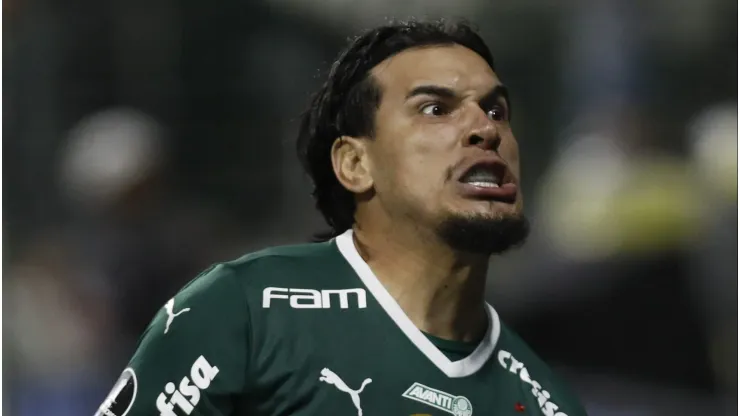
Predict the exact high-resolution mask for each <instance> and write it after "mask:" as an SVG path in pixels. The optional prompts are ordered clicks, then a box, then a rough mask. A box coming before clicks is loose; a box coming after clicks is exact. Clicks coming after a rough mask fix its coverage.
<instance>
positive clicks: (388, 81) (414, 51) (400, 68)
mask: <svg viewBox="0 0 740 416" xmlns="http://www.w3.org/2000/svg"><path fill="white" fill-rule="evenodd" d="M371 73H372V74H373V76H374V77H375V79H376V80H377V81H378V83H379V84H380V86H381V87H382V90H383V93H384V95H385V94H394V93H397V94H406V93H407V92H409V91H411V90H412V89H414V88H416V87H418V86H420V85H439V86H444V87H448V88H451V89H453V90H456V91H459V92H481V93H483V92H488V91H490V90H491V89H492V88H493V87H495V86H496V85H499V84H501V81H500V80H499V79H498V77H497V76H496V74H495V73H494V72H493V70H492V69H491V67H490V66H489V65H488V63H487V62H486V61H485V60H484V59H483V58H482V57H481V56H480V55H478V54H477V53H475V52H473V51H472V50H470V49H468V48H466V47H464V46H461V45H435V46H424V47H417V48H411V49H407V50H405V51H402V52H400V53H398V54H396V55H394V56H392V57H390V58H388V59H386V60H385V61H383V62H381V63H380V64H378V65H377V66H375V68H373V70H372V71H371Z"/></svg>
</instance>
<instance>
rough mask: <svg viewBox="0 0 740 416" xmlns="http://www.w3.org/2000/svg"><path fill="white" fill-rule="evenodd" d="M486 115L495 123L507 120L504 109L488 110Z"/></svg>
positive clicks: (494, 108)
mask: <svg viewBox="0 0 740 416" xmlns="http://www.w3.org/2000/svg"><path fill="white" fill-rule="evenodd" d="M486 114H487V115H488V118H489V119H491V120H493V121H505V120H506V110H505V109H504V108H503V107H499V106H497V107H493V108H492V109H490V110H488V112H487V113H486Z"/></svg>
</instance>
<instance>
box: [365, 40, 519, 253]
mask: <svg viewBox="0 0 740 416" xmlns="http://www.w3.org/2000/svg"><path fill="white" fill-rule="evenodd" d="M372 76H373V77H374V78H375V81H376V82H377V83H378V85H379V87H380V89H381V91H382V99H381V103H380V106H379V108H378V111H377V115H376V119H375V126H376V130H375V138H374V140H371V141H370V142H369V145H368V153H369V156H370V159H371V163H372V176H373V181H374V189H375V194H376V196H377V198H379V201H380V203H381V204H382V206H383V209H384V210H385V211H387V212H388V213H389V214H390V215H393V216H395V217H398V218H400V219H405V220H408V221H414V222H416V223H418V224H419V225H421V226H428V227H432V228H434V229H436V230H437V231H439V232H440V233H442V234H449V233H452V234H455V233H456V232H458V231H461V232H462V233H463V234H465V235H467V237H466V238H468V239H469V238H473V239H479V240H480V239H481V238H487V237H486V236H487V235H491V233H493V234H497V233H499V234H500V230H497V229H496V227H497V225H500V224H502V223H506V224H511V223H512V222H513V223H515V224H517V223H520V222H521V221H524V219H523V217H522V195H521V192H520V191H519V148H518V145H517V142H516V139H515V138H514V135H513V133H512V131H511V126H510V124H509V103H508V102H507V101H508V100H507V94H506V93H505V88H503V85H502V83H501V81H500V80H499V79H498V77H497V76H496V74H495V73H494V72H493V70H492V69H491V67H490V66H489V65H488V64H487V63H486V61H485V60H484V59H483V58H481V57H480V56H479V55H478V54H476V53H475V52H473V51H472V50H470V49H467V48H465V47H463V46H459V45H450V46H430V47H423V48H413V49H409V50H406V51H403V52H401V53H399V54H397V55H395V56H393V57H391V58H389V59H387V60H385V61H384V62H382V63H380V64H379V65H378V66H376V67H375V68H374V69H373V70H372ZM450 227H452V228H450ZM465 228H467V231H466V230H462V229H465ZM514 228H516V227H514ZM524 228H526V224H524ZM458 229H461V230H458ZM524 236H526V231H524V235H522V236H520V237H516V238H519V239H520V240H521V239H523V238H524ZM443 237H446V238H447V237H450V236H448V235H443ZM451 238H452V239H453V240H455V239H460V238H461V236H452V237H451ZM496 238H498V240H501V239H502V238H504V239H506V238H508V237H506V236H501V235H499V236H498V237H496ZM516 238H515V239H516ZM517 242H518V241H515V242H512V243H506V242H503V241H498V245H501V244H503V245H504V246H505V247H498V245H497V243H495V242H492V243H490V244H487V243H485V242H481V244H482V246H481V249H480V250H479V251H482V252H486V251H488V252H489V253H490V252H494V251H502V250H504V249H506V248H508V246H510V245H511V244H515V243H517ZM471 243H473V242H471ZM453 244H458V243H454V242H453ZM458 245H459V244H458ZM491 245H492V246H491ZM483 246H491V247H490V248H488V249H486V248H484V247H483ZM463 249H466V250H470V249H474V248H472V247H463Z"/></svg>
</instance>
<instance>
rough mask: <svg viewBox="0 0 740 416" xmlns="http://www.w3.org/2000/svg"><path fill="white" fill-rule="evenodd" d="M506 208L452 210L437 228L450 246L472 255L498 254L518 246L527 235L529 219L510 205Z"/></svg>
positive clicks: (515, 206) (514, 206)
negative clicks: (454, 211) (475, 210)
mask: <svg viewBox="0 0 740 416" xmlns="http://www.w3.org/2000/svg"><path fill="white" fill-rule="evenodd" d="M505 205H507V206H508V207H510V208H508V209H495V210H488V211H486V212H469V213H455V214H451V215H449V216H448V217H447V218H446V219H445V220H444V221H442V222H441V223H440V224H439V226H438V229H437V232H438V234H439V235H440V237H441V238H442V239H443V240H444V241H446V242H447V244H449V245H450V246H451V247H452V248H453V249H455V250H458V251H461V252H466V253H473V254H485V255H489V256H490V255H493V254H501V253H504V252H506V251H508V250H511V249H513V248H516V247H519V246H521V245H522V244H524V242H525V241H526V239H527V236H529V221H528V220H527V218H526V217H525V216H524V215H523V214H522V213H521V209H519V208H518V207H517V205H514V204H505Z"/></svg>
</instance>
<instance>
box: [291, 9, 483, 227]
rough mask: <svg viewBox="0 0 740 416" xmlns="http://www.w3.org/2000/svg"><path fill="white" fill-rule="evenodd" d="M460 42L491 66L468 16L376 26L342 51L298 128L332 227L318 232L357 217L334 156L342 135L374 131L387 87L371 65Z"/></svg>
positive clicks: (319, 203)
mask: <svg viewBox="0 0 740 416" xmlns="http://www.w3.org/2000/svg"><path fill="white" fill-rule="evenodd" d="M450 44H459V45H461V46H465V47H466V48H468V49H471V50H472V51H474V52H476V53H477V54H478V55H480V56H481V57H482V58H483V59H485V61H486V62H487V63H488V64H489V65H490V66H491V68H493V67H494V65H493V57H492V56H491V52H490V50H489V49H488V46H486V44H485V42H484V41H483V39H482V38H481V37H480V36H479V35H478V33H477V32H476V29H475V28H474V27H473V26H471V25H470V24H468V23H466V22H464V21H457V22H449V21H446V20H435V21H407V22H395V23H389V24H386V25H383V26H379V27H376V28H374V29H371V30H369V31H367V32H365V33H363V34H361V35H359V36H357V37H356V38H354V39H353V40H352V41H351V42H350V44H349V45H348V46H347V47H346V48H345V49H344V50H343V51H342V52H341V53H340V54H339V57H338V58H337V59H336V61H334V64H333V65H332V66H331V69H330V71H329V76H328V79H327V80H326V82H325V83H324V84H323V85H322V86H321V89H319V91H318V92H317V93H316V94H315V95H314V96H313V99H312V100H311V104H310V106H309V108H308V110H307V111H306V112H305V113H304V115H303V117H302V119H301V124H300V130H299V132H298V141H297V150H298V158H299V159H300V161H301V164H302V165H303V168H304V169H305V170H306V172H307V173H308V175H309V176H310V177H311V179H312V181H313V193H312V194H313V197H314V200H315V201H316V208H317V209H318V210H319V211H320V212H321V214H322V215H323V216H324V219H325V220H326V222H327V224H328V225H329V227H331V230H330V231H328V232H324V233H319V234H317V235H316V236H315V239H316V240H318V241H322V240H327V239H330V238H333V237H335V236H337V235H339V234H341V233H343V232H344V231H346V230H347V229H349V228H351V227H352V224H353V223H354V213H355V205H356V204H355V197H354V195H353V194H352V192H350V191H348V190H347V189H345V188H344V187H343V186H342V185H341V183H340V182H339V180H338V179H337V177H336V175H335V174H334V169H333V167H332V162H331V147H332V145H333V143H334V141H335V140H337V139H338V138H340V137H341V136H352V137H372V135H373V130H374V127H375V113H376V110H377V109H378V106H379V105H380V99H381V96H382V93H383V92H382V91H381V89H380V87H379V86H378V85H377V83H376V82H375V80H374V79H373V78H372V77H371V76H369V74H370V71H371V70H372V69H373V68H374V67H375V66H376V65H378V64H379V63H381V62H382V61H384V60H385V59H387V58H389V57H391V56H393V55H395V54H397V53H399V52H401V51H404V50H406V49H409V48H415V47H420V46H431V45H450Z"/></svg>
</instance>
